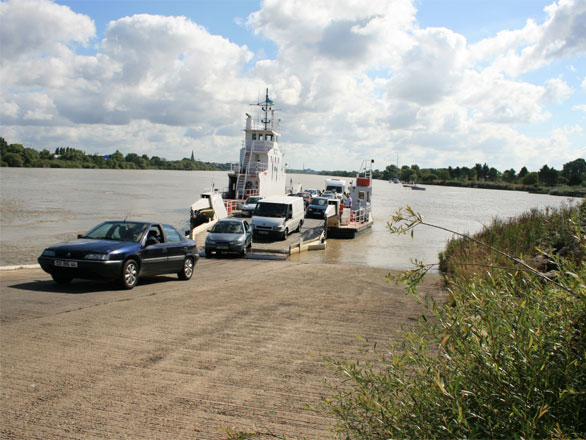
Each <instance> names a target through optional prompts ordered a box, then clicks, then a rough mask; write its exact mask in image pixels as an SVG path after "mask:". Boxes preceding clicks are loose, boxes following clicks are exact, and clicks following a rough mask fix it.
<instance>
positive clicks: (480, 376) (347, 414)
mask: <svg viewBox="0 0 586 440" xmlns="http://www.w3.org/2000/svg"><path fill="white" fill-rule="evenodd" d="M583 213H584V203H583V204H582V205H581V207H579V209H569V208H568V209H564V210H562V214H561V215H560V212H558V211H556V212H549V213H547V215H544V216H542V217H539V216H536V213H535V212H532V213H530V214H529V215H528V216H527V217H523V218H521V219H519V221H510V222H506V224H503V225H500V224H499V225H496V224H495V225H493V227H491V228H487V230H486V231H484V237H489V238H490V237H497V236H501V235H503V240H504V241H502V242H500V243H505V242H506V243H509V244H511V245H513V246H517V244H516V243H515V242H514V241H513V240H511V239H512V238H513V237H514V236H517V237H518V240H517V241H521V240H523V239H529V240H530V242H529V243H528V244H526V245H524V246H525V247H519V248H518V249H516V251H517V252H521V253H525V252H527V249H530V248H532V247H535V246H537V245H538V244H539V245H542V246H543V245H545V246H548V248H549V249H550V250H552V254H551V255H550V261H551V263H552V264H553V265H554V267H555V269H556V272H555V274H554V275H550V276H551V277H553V278H554V279H553V280H551V279H549V281H548V279H547V278H544V277H543V276H542V274H540V273H539V272H537V271H535V272H523V271H520V270H518V269H519V268H521V269H522V268H523V267H522V266H519V265H516V266H513V267H512V268H510V269H506V268H505V269H501V268H495V267H484V269H483V270H482V271H480V270H479V271H478V273H481V276H478V274H476V275H474V274H472V275H470V274H467V275H466V276H454V277H452V281H451V283H450V292H451V295H452V302H451V303H450V305H449V306H448V305H437V304H434V303H433V302H431V303H430V306H429V308H428V311H429V312H428V315H427V316H423V317H422V319H421V320H420V321H419V323H418V325H417V326H416V327H415V328H414V329H413V330H411V331H410V332H408V333H406V334H405V335H404V337H403V338H402V339H401V341H400V342H398V343H395V344H391V345H390V346H389V349H388V350H385V351H384V352H383V351H381V350H380V349H377V348H376V347H372V348H371V353H370V354H365V355H364V358H363V359H361V360H359V361H352V362H349V361H339V360H335V359H328V362H329V365H330V366H331V368H333V370H334V371H335V372H336V373H337V374H338V376H339V377H340V378H341V379H343V380H342V381H341V382H338V383H333V382H330V384H331V387H332V388H331V395H330V396H328V397H325V398H324V399H323V401H322V408H321V409H322V410H323V411H325V412H326V413H327V414H329V415H331V416H333V417H335V418H336V420H337V424H336V427H335V432H336V434H337V436H338V437H339V438H344V439H366V438H368V439H373V440H376V439H388V438H543V437H547V438H551V437H559V438H566V437H580V438H581V437H584V436H585V435H586V307H585V301H586V262H585V259H584V258H583V256H584V255H586V225H585V224H584V223H581V222H580V221H581V219H583V218H584V217H581V215H583ZM566 214H567V215H566ZM527 218H528V219H529V221H528V220H527ZM540 223H541V225H540ZM497 226H498V227H497ZM493 228H494V230H493ZM499 228H500V229H499ZM391 229H392V228H391ZM525 229H528V230H525ZM556 229H557V230H559V235H558V236H550V235H548V234H549V233H548V232H547V231H549V232H551V231H553V230H556ZM521 231H523V232H522V236H521V237H519V234H520V233H521ZM474 238H475V239H478V237H474ZM463 243H467V244H469V243H471V242H470V240H465V241H463ZM474 247H475V248H476V245H474ZM465 248H466V245H465V244H463V245H462V246H461V248H460V249H461V250H465ZM503 249H504V250H508V248H503ZM555 249H557V252H554V250H555ZM561 249H567V250H568V252H567V253H566V254H565V255H564V256H560V254H562V252H561ZM444 258H447V261H446V262H447V263H448V264H450V261H449V260H450V259H452V258H464V259H466V261H467V263H476V262H481V264H482V262H484V261H485V260H484V255H482V254H479V253H478V251H477V250H475V251H474V252H472V253H471V254H466V253H465V252H464V253H460V254H458V257H456V256H455V254H451V253H450V254H447V257H446V256H445V257H444ZM455 266H456V267H458V266H459V265H455ZM421 299H423V298H421ZM426 300H427V299H426ZM373 353H375V354H376V357H375V360H370V359H371V358H372V354H373Z"/></svg>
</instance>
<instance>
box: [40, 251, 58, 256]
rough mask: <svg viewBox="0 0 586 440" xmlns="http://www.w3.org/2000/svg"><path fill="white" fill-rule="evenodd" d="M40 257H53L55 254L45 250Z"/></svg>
mask: <svg viewBox="0 0 586 440" xmlns="http://www.w3.org/2000/svg"><path fill="white" fill-rule="evenodd" d="M42 255H43V257H54V256H55V255H56V254H55V251H52V250H50V249H45V250H44V251H43V254H42Z"/></svg>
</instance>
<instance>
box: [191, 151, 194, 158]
mask: <svg viewBox="0 0 586 440" xmlns="http://www.w3.org/2000/svg"><path fill="white" fill-rule="evenodd" d="M191 160H195V155H194V154H193V150H191Z"/></svg>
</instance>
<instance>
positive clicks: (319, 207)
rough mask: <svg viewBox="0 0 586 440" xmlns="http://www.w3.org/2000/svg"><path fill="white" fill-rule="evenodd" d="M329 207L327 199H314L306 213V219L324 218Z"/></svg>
mask: <svg viewBox="0 0 586 440" xmlns="http://www.w3.org/2000/svg"><path fill="white" fill-rule="evenodd" d="M327 207H328V199H327V197H314V198H313V199H312V200H311V203H310V204H309V206H308V207H307V211H305V216H306V217H314V218H324V217H325V215H326V209H327Z"/></svg>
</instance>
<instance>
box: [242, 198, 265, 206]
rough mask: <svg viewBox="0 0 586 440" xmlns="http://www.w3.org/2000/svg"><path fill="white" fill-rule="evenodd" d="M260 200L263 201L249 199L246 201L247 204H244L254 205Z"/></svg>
mask: <svg viewBox="0 0 586 440" xmlns="http://www.w3.org/2000/svg"><path fill="white" fill-rule="evenodd" d="M260 199H261V197H249V198H247V199H246V202H245V203H244V204H245V205H254V204H255V203H256V202H258V201H259V200H260Z"/></svg>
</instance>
